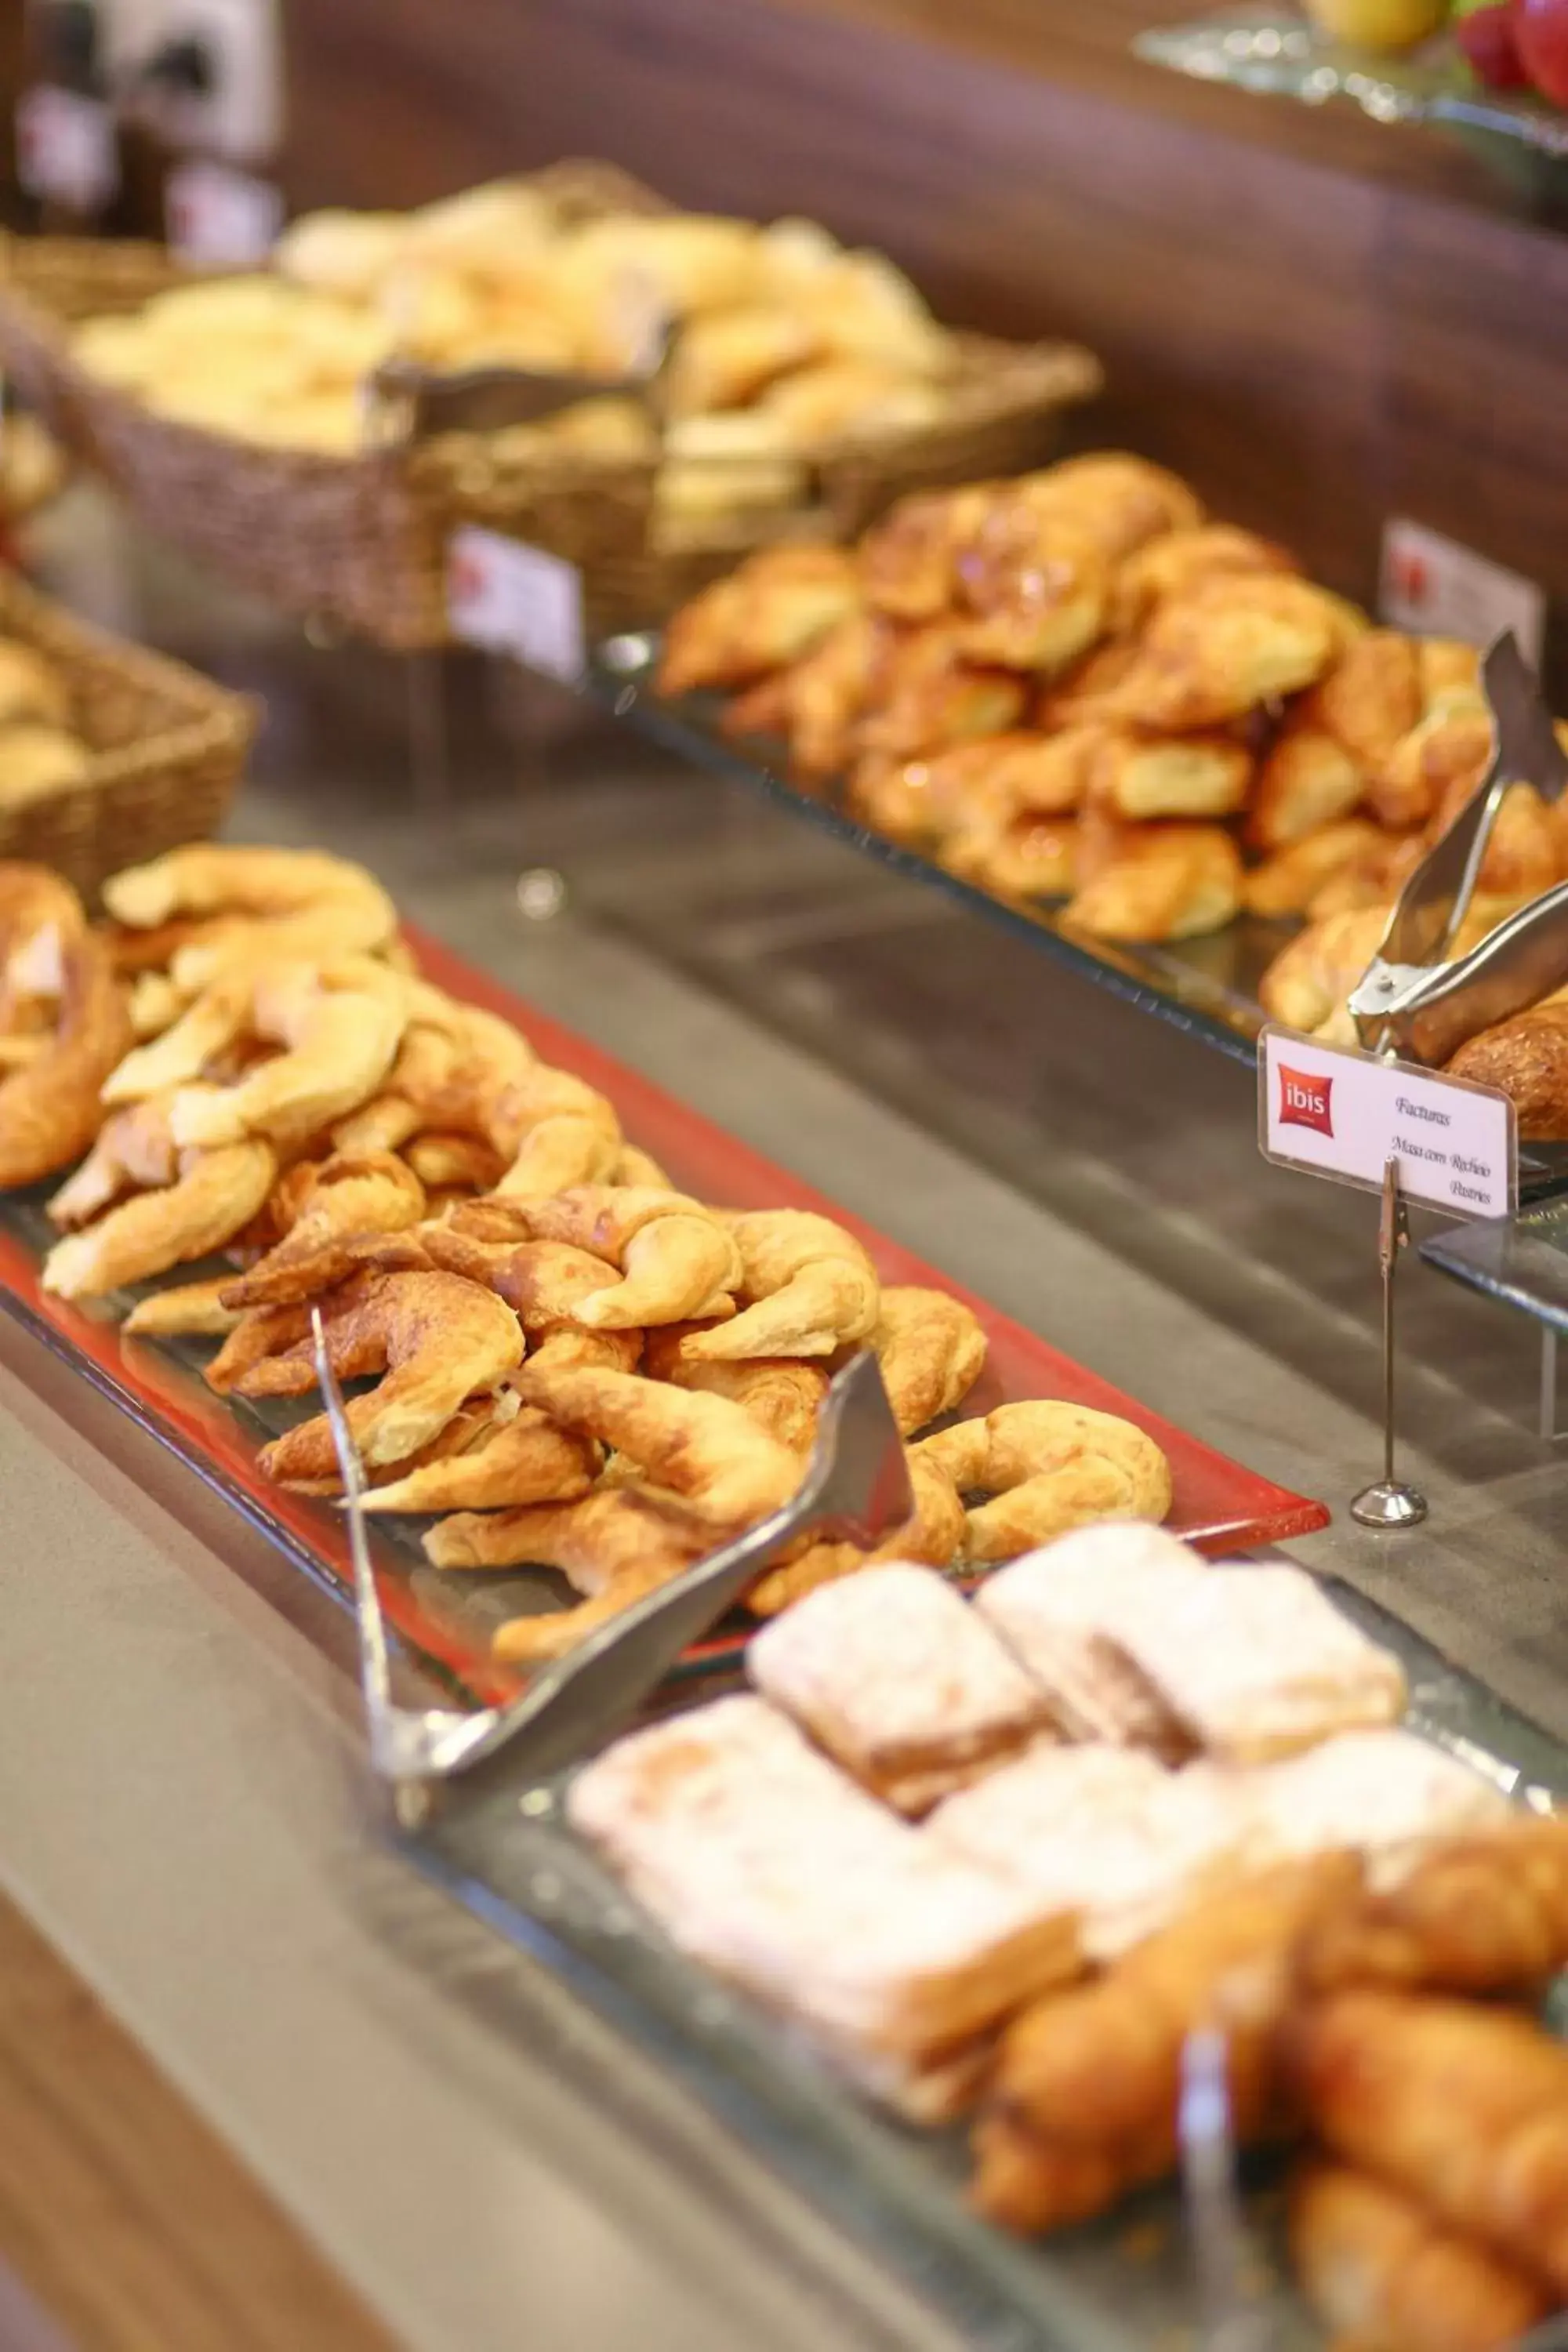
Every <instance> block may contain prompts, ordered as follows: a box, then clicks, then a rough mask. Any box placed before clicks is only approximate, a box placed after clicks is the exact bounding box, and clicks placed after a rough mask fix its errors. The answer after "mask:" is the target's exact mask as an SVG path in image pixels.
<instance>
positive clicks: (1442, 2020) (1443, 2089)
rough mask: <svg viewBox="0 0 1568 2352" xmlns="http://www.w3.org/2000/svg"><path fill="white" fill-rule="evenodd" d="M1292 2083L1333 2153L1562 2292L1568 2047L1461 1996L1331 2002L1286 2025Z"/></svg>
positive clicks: (1566, 2265)
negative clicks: (1381, 2180) (1470, 2234)
mask: <svg viewBox="0 0 1568 2352" xmlns="http://www.w3.org/2000/svg"><path fill="white" fill-rule="evenodd" d="M1289 2051H1290V2061H1291V2075H1292V2080H1293V2083H1294V2084H1295V2087H1296V2089H1297V2091H1298V2093H1299V2095H1300V2098H1301V2101H1302V2105H1303V2107H1304V2110H1305V2113H1306V2116H1307V2119H1308V2121H1309V2122H1310V2125H1311V2126H1312V2128H1313V2130H1314V2131H1315V2132H1316V2134H1317V2135H1318V2137H1320V2138H1321V2140H1322V2141H1323V2142H1324V2144H1325V2145H1326V2147H1328V2148H1329V2149H1330V2150H1331V2153H1332V2154H1333V2155H1334V2156H1336V2157H1338V2158H1342V2160H1343V2161H1344V2162H1345V2163H1347V2164H1350V2165H1353V2166H1355V2167H1357V2168H1363V2167H1364V2168H1365V2169H1366V2170H1368V2171H1370V2172H1373V2173H1375V2174H1376V2175H1377V2176H1378V2177H1379V2178H1380V2179H1383V2180H1384V2181H1386V2182H1387V2183H1388V2185H1389V2187H1390V2188H1391V2189H1396V2190H1399V2191H1401V2192H1402V2193H1403V2194H1404V2195H1405V2196H1407V2197H1410V2198H1412V2199H1414V2200H1416V2201H1417V2202H1418V2203H1419V2204H1421V2205H1423V2206H1424V2207H1426V2210H1427V2211H1428V2212H1429V2213H1430V2214H1431V2216H1432V2217H1433V2220H1434V2221H1439V2222H1446V2223H1447V2224H1448V2226H1449V2227H1451V2228H1453V2229H1455V2230H1459V2231H1474V2233H1475V2235H1476V2236H1477V2237H1478V2238H1479V2239H1481V2240H1482V2241H1483V2242H1485V2243H1486V2244H1487V2245H1489V2246H1490V2247H1491V2248H1492V2249H1493V2251H1494V2252H1496V2253H1498V2254H1500V2255H1501V2256H1502V2257H1504V2258H1505V2259H1510V2260H1512V2261H1514V2262H1516V2263H1520V2264H1521V2265H1525V2266H1527V2267H1528V2268H1529V2269H1530V2270H1531V2271H1532V2272H1538V2273H1540V2275H1541V2277H1542V2279H1544V2281H1545V2282H1546V2284H1547V2285H1548V2287H1550V2288H1552V2289H1553V2290H1554V2291H1555V2293H1556V2294H1557V2296H1558V2297H1559V2298H1560V2299H1561V2298H1562V2297H1563V2295H1568V2050H1564V2049H1563V2045H1562V2043H1561V2042H1556V2041H1554V2040H1553V2039H1552V2036H1551V2035H1550V2034H1548V2033H1547V2032H1544V2031H1543V2030H1542V2027H1541V2026H1539V2025H1537V2024H1536V2022H1535V2021H1534V2020H1533V2019H1532V2018H1528V2017H1521V2016H1516V2015H1514V2014H1513V2013H1512V2012H1511V2011H1506V2010H1499V2009H1489V2008H1483V2007H1480V2006H1479V2005H1477V2004H1474V2003H1471V2002H1467V2001H1455V2000H1437V1999H1435V1998H1432V1997H1430V1996H1427V1997H1424V1998H1415V1997H1413V1996H1405V1995H1402V1994H1399V1993H1392V1992H1380V1991H1364V1992H1362V1991H1358V1992H1342V1993H1336V1994H1334V1995H1333V1996H1332V1997H1331V1999H1329V2000H1324V2001H1321V2002H1318V2003H1316V2004H1315V2005H1313V2006H1312V2007H1311V2008H1310V2009H1309V2010H1307V2011H1305V2012H1304V2013H1303V2014H1301V2015H1300V2017H1298V2018H1297V2019H1295V2020H1294V2021H1292V2026H1291V2032H1290V2037H1289Z"/></svg>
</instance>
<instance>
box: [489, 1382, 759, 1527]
mask: <svg viewBox="0 0 1568 2352" xmlns="http://www.w3.org/2000/svg"><path fill="white" fill-rule="evenodd" d="M516 1386H517V1389H518V1393H519V1394H520V1395H521V1397H522V1399H523V1402H525V1403H527V1404H536V1405H538V1406H540V1407H541V1408H542V1410H543V1411H544V1412H548V1413H549V1414H550V1416H551V1418H552V1420H554V1421H557V1422H559V1423H561V1425H562V1426H563V1428H565V1429H570V1430H573V1431H574V1432H575V1433H576V1434H577V1435H578V1436H581V1437H596V1438H598V1439H600V1440H601V1441H602V1442H603V1443H604V1444H607V1445H612V1446H614V1447H615V1448H616V1452H617V1453H620V1454H626V1455H627V1456H629V1458H630V1459H631V1460H632V1461H633V1462H635V1463H636V1464H637V1467H638V1468H639V1469H640V1470H642V1471H644V1472H645V1473H646V1474H647V1476H648V1477H649V1479H650V1480H651V1481H652V1482H653V1484H654V1485H655V1486H659V1487H662V1488H665V1489H667V1490H668V1492H669V1493H670V1494H672V1495H675V1496H679V1499H680V1501H681V1503H682V1504H683V1505H684V1507H685V1508H686V1509H687V1511H688V1512H689V1513H690V1514H691V1516H692V1517H695V1518H697V1519H700V1521H701V1522H702V1524H703V1525H704V1526H706V1527H712V1528H744V1527H750V1526H751V1525H752V1522H753V1521H755V1520H757V1519H760V1518H763V1517H766V1516H767V1514H768V1513H769V1512H770V1511H776V1510H778V1509H780V1508H782V1507H783V1506H784V1504H785V1503H786V1502H788V1500H789V1498H790V1496H792V1495H793V1494H794V1493H795V1488H796V1487H797V1486H799V1484H800V1478H801V1465H800V1461H799V1458H798V1456H797V1455H795V1454H793V1453H792V1452H791V1451H790V1450H789V1448H788V1447H787V1446H784V1445H781V1444H779V1443H778V1442H777V1440H776V1439H774V1438H772V1437H769V1436H768V1434H767V1433H766V1432H765V1431H764V1430H763V1429H762V1428H761V1427H760V1426H759V1425H758V1423H756V1422H755V1421H754V1420H753V1419H752V1415H751V1414H750V1413H749V1412H746V1410H745V1408H744V1406H742V1405H738V1404H734V1403H731V1401H730V1399H729V1398H728V1397H721V1396H713V1395H710V1394H708V1393H706V1392H703V1391H688V1390H685V1389H676V1388H670V1387H668V1386H667V1385H666V1384H665V1383H664V1382H663V1381H647V1380H643V1379H641V1378H640V1377H639V1376H638V1375H637V1373H635V1372H612V1371H599V1370H593V1369H591V1368H585V1369H584V1370H577V1371H567V1370H557V1369H556V1368H555V1367H554V1366H543V1365H541V1364H540V1363H539V1362H538V1361H537V1360H535V1361H534V1362H532V1363H531V1364H528V1365H526V1366H525V1367H524V1369H523V1370H522V1371H521V1372H520V1373H519V1375H518V1378H517V1382H516Z"/></svg>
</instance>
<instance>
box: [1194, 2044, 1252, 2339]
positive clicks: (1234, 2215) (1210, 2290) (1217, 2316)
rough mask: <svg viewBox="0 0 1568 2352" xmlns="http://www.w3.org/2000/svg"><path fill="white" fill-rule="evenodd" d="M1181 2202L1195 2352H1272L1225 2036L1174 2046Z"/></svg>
mask: <svg viewBox="0 0 1568 2352" xmlns="http://www.w3.org/2000/svg"><path fill="white" fill-rule="evenodd" d="M1176 2137H1177V2141H1178V2145H1179V2148H1180V2154H1181V2165H1182V2198H1183V2203H1184V2207H1185V2209H1186V2218H1187V2235H1188V2239H1189V2241H1190V2242H1191V2246H1192V2250H1193V2262H1194V2273H1195V2278H1196V2284H1197V2291H1198V2343H1199V2345H1200V2347H1201V2352H1272V2347H1273V2343H1274V2337H1275V2331H1274V2328H1273V2326H1272V2324H1271V2322H1270V2318H1269V2314H1268V2308H1267V2305H1265V2304H1264V2303H1263V2302H1262V2301H1261V2300H1260V2298H1259V2296H1258V2293H1257V2276H1258V2258H1257V2254H1256V2251H1255V2249H1254V2247H1253V2244H1252V2239H1251V2235H1250V2233H1249V2231H1248V2230H1247V2222H1246V2221H1245V2219H1244V2217H1243V2214H1242V2210H1241V2197H1240V2193H1239V2191H1238V2189H1237V2179H1236V2133H1235V2127H1234V2125H1233V2122H1232V2117H1231V2104H1230V2053H1229V2049H1228V2045H1227V2043H1226V2037H1225V2035H1224V2034H1223V2033H1222V2032H1218V2031H1217V2030H1216V2029H1215V2028H1214V2027H1212V2026H1199V2027H1197V2028H1196V2029H1195V2030H1194V2032H1191V2033H1189V2034H1188V2036H1187V2038H1186V2041H1185V2042H1184V2043H1183V2045H1182V2085H1181V2095H1180V2098H1179V2101H1178V2104H1177V2108H1176Z"/></svg>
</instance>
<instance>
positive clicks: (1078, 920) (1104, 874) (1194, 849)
mask: <svg viewBox="0 0 1568 2352" xmlns="http://www.w3.org/2000/svg"><path fill="white" fill-rule="evenodd" d="M1089 856H1090V863H1089V871H1088V873H1087V875H1085V876H1083V877H1081V878H1080V879H1079V886H1078V888H1077V890H1076V892H1075V894H1074V897H1073V898H1072V900H1071V902H1070V903H1069V905H1068V910H1067V912H1068V921H1069V922H1072V923H1074V924H1076V925H1077V926H1078V927H1079V929H1081V930H1086V931H1092V932H1094V933H1096V934H1097V935H1098V936H1099V937H1100V938H1102V939H1110V940H1184V939H1192V938H1195V937H1196V936H1198V935H1199V934H1200V933H1202V932H1205V931H1217V930H1219V929H1221V928H1222V927H1223V926H1224V925H1225V924H1226V923H1228V922H1229V921H1230V919H1231V918H1232V917H1233V916H1234V915H1235V914H1236V913H1237V911H1238V909H1239V908H1240V906H1241V894H1242V885H1243V880H1244V877H1243V873H1242V866H1241V856H1240V853H1239V851H1238V850H1237V845H1236V844H1235V842H1234V841H1233V840H1232V839H1231V837H1230V835H1229V834H1228V833H1226V830H1225V828H1224V826H1223V825H1217V824H1190V823H1187V822H1185V821H1184V820H1182V819H1180V818H1173V819H1171V820H1170V821H1169V822H1166V823H1163V824H1142V825H1136V826H1126V827H1121V828H1118V829H1117V830H1116V832H1115V834H1114V835H1113V837H1112V839H1111V841H1110V850H1109V855H1106V854H1105V852H1104V850H1103V848H1102V847H1101V845H1100V842H1098V841H1097V842H1096V844H1095V846H1094V849H1093V850H1092V852H1090V853H1089Z"/></svg>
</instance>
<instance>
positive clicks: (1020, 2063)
mask: <svg viewBox="0 0 1568 2352" xmlns="http://www.w3.org/2000/svg"><path fill="white" fill-rule="evenodd" d="M1064 1752H1068V1753H1070V1751H1064ZM1358 1877H1359V1870H1358V1865H1357V1863H1356V1860H1355V1857H1354V1856H1353V1855H1351V1854H1329V1855H1323V1856H1320V1857H1319V1858H1318V1859H1316V1860H1314V1861H1312V1862H1310V1863H1304V1864H1294V1865H1290V1866H1288V1867H1286V1868H1284V1869H1282V1870H1279V1871H1276V1872H1271V1873H1269V1874H1267V1875H1265V1876H1263V1877H1260V1878H1258V1879H1254V1880H1251V1881H1250V1882H1248V1883H1247V1884H1246V1885H1242V1886H1239V1887H1237V1888H1234V1889H1231V1890H1228V1891H1226V1892H1225V1893H1222V1894H1219V1895H1215V1897H1214V1898H1213V1899H1212V1900H1211V1901H1209V1902H1206V1903H1204V1904H1202V1905H1201V1906H1199V1907H1198V1908H1197V1909H1195V1910H1194V1911H1191V1912H1189V1913H1187V1914H1186V1915H1185V1916H1181V1917H1178V1918H1177V1919H1175V1920H1173V1922H1172V1924H1171V1925H1170V1926H1169V1927H1164V1928H1163V1929H1161V1930H1160V1931H1159V1932H1158V1933H1157V1934H1156V1935H1153V1936H1152V1937H1149V1939H1148V1940H1147V1941H1146V1942H1144V1943H1142V1944H1141V1945H1139V1946H1137V1947H1136V1948H1134V1949H1133V1950H1131V1952H1129V1953H1127V1954H1126V1956H1125V1957H1124V1958H1121V1960H1119V1961H1118V1962H1117V1963H1116V1964H1115V1965H1114V1966H1113V1967H1112V1968H1111V1969H1110V1971H1109V1972H1108V1973H1107V1974H1106V1975H1105V1976H1104V1977H1102V1978H1100V1980H1099V1981H1098V1982H1096V1983H1092V1984H1089V1985H1088V1986H1086V1987H1085V1988H1084V1989H1083V1990H1069V1991H1068V1992H1065V1993H1062V1994H1060V1995H1058V1996H1057V1997H1055V1998H1053V1999H1049V2000H1041V2001H1037V2003H1036V2004H1035V2005H1034V2006H1033V2007H1032V2008H1031V2009H1028V2010H1026V2011H1025V2013H1024V2014H1023V2016H1022V2017H1021V2018H1019V2020H1018V2021H1017V2022H1016V2024H1015V2025H1013V2026H1011V2027H1010V2028H1009V2029H1008V2031H1007V2032H1006V2033H1005V2036H1004V2039H1003V2043H1002V2051H1001V2056H1000V2059H999V2061H998V2063H997V2067H996V2071H995V2075H994V2082H993V2085H992V2090H991V2094H990V2097H989V2100H988V2102H987V2105H986V2108H985V2112H984V2115H983V2116H982V2117H981V2121H980V2123H979V2126H978V2127H977V2129H976V2131H975V2136H974V2156H975V2161H976V2172H975V2178H974V2182H973V2188H972V2189H971V2198H972V2201H973V2203H974V2205H975V2206H976V2207H977V2208H978V2210H980V2211H981V2212H982V2213H984V2215H985V2217H986V2219H987V2220H988V2221H999V2222H1000V2223H1001V2224H1002V2225H1003V2226H1004V2228H1006V2229H1010V2230H1015V2231H1022V2232H1026V2233H1030V2234H1032V2233H1034V2232H1036V2231H1044V2230H1054V2229H1059V2228H1062V2227H1064V2226H1065V2225H1067V2224H1068V2223H1072V2222H1077V2221H1089V2220H1090V2219H1092V2218H1093V2216H1094V2215H1096V2214H1098V2213H1103V2212H1106V2211H1108V2210H1110V2207H1111V2206H1112V2205H1115V2204H1116V2203H1118V2202H1119V2201H1120V2200H1121V2198H1122V2197H1124V2196H1125V2195H1126V2194H1127V2193H1128V2191H1129V2190H1130V2189H1136V2188H1140V2187H1142V2185H1143V2184H1144V2183H1146V2182H1149V2181H1153V2180H1158V2179H1162V2178H1163V2175H1164V2174H1166V2173H1167V2172H1169V2171H1171V2170H1172V2169H1173V2167H1174V2164H1175V2160H1176V2146H1177V2139H1176V2134H1177V2108H1178V2102H1179V2099H1180V2094H1181V2079H1182V2053H1183V2051H1184V2046H1185V2044H1186V2042H1187V2040H1188V2037H1189V2036H1190V2035H1191V2033H1192V2032H1194V2030H1195V2029H1196V2028H1198V2027H1199V2026H1206V2027H1209V2028H1211V2029H1214V2030H1216V2031H1219V2032H1223V2033H1224V2034H1225V2036H1226V2053H1227V2060H1228V2064H1227V2075H1228V2086H1229V2091H1230V2104H1231V2122H1232V2126H1233V2128H1234V2130H1235V2133H1236V2136H1237V2140H1238V2141H1239V2142H1241V2143H1243V2144H1245V2143H1247V2142H1250V2141H1255V2140H1257V2139H1259V2138H1261V2137H1266V2136H1267V2135H1268V2133H1269V2132H1270V2130H1271V2129H1272V2128H1274V2126H1275V2125H1276V2123H1277V2121H1278V2118H1279V2107H1280V2100H1279V2084H1278V2080H1277V2074H1276V2064H1275V2057H1274V2043H1275V2037H1276V2033H1277V2031H1278V2028H1279V2023H1280V2021H1281V2020H1282V2019H1283V2018H1284V2017H1285V2015H1286V2014H1287V2011H1288V2010H1289V2002H1290V1998H1291V1973H1290V1955H1291V1952H1292V1950H1293V1949H1294V1948H1295V1946H1296V1944H1297V1943H1298V1941H1299V1940H1300V1937H1301V1936H1302V1934H1303V1932H1304V1931H1305V1930H1306V1929H1307V1928H1308V1927H1310V1924H1311V1923H1312V1921H1313V1920H1314V1919H1316V1918H1318V1917H1320V1916H1322V1915H1323V1914H1324V1913H1325V1912H1326V1911H1328V1910H1331V1909H1332V1908H1333V1907H1335V1906H1338V1905H1339V1904H1342V1903H1343V1902H1344V1901H1345V1899H1346V1898H1347V1896H1349V1895H1352V1894H1353V1892H1354V1890H1355V1887H1356V1885H1357V1883H1358Z"/></svg>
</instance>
